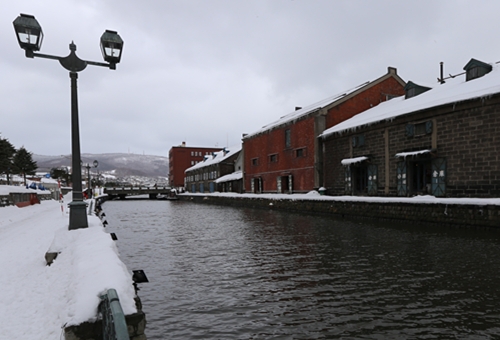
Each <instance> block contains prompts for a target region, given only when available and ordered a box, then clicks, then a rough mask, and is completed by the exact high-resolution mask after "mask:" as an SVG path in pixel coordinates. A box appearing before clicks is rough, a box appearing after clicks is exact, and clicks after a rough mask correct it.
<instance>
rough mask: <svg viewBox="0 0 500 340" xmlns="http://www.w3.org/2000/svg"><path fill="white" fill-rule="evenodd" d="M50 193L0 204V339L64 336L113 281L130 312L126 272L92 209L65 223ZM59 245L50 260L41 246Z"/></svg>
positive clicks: (91, 313)
mask: <svg viewBox="0 0 500 340" xmlns="http://www.w3.org/2000/svg"><path fill="white" fill-rule="evenodd" d="M70 201H71V196H70V195H69V196H66V197H65V202H64V205H63V206H64V211H61V204H60V203H59V202H57V201H54V200H49V201H42V203H41V204H36V205H33V206H28V207H24V208H18V207H4V208H0V270H1V273H2V275H0V304H1V308H0V340H4V339H9V340H12V339H29V340H34V339H43V340H51V339H54V340H59V339H62V338H63V335H62V334H63V330H64V327H66V326H70V325H75V324H80V323H82V322H84V321H88V320H94V319H95V318H96V317H97V306H98V303H99V295H100V294H101V293H103V292H105V291H106V290H107V289H109V288H115V289H116V290H117V292H118V295H119V298H120V302H121V304H122V307H123V310H124V312H125V314H133V313H135V312H136V308H135V302H134V299H133V298H134V295H135V292H134V289H133V285H132V278H131V273H130V272H129V271H128V269H127V268H126V266H125V265H124V264H123V263H122V261H121V260H120V259H119V257H118V251H117V248H116V245H115V244H114V241H112V239H111V237H110V235H109V234H107V233H106V232H105V230H104V228H103V227H102V224H101V221H100V220H99V218H98V217H96V216H88V220H89V228H86V229H78V230H72V231H69V230H68V222H69V214H68V212H67V209H66V207H67V203H68V202H70ZM49 249H50V250H51V251H56V252H60V254H59V255H58V257H57V258H56V260H55V261H54V263H53V264H52V265H51V266H47V265H46V262H45V253H46V252H47V251H48V250H49Z"/></svg>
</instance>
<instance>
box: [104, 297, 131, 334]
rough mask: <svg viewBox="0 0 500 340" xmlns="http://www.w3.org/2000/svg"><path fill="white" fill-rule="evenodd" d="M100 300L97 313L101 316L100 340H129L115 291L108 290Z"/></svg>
mask: <svg viewBox="0 0 500 340" xmlns="http://www.w3.org/2000/svg"><path fill="white" fill-rule="evenodd" d="M100 298H101V303H100V304H99V312H100V313H101V315H102V338H103V339H104V340H129V339H130V338H129V336H128V330H127V322H126V321H125V314H124V313H123V309H122V306H121V304H120V300H119V299H118V293H117V292H116V290H115V289H112V288H111V289H108V292H107V294H104V295H101V296H100Z"/></svg>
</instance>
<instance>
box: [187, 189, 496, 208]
mask: <svg viewBox="0 0 500 340" xmlns="http://www.w3.org/2000/svg"><path fill="white" fill-rule="evenodd" d="M181 195H187V196H220V197H235V198H238V197H241V198H254V199H258V198H265V199H270V200H313V201H336V202H367V203H408V204H461V205H481V206H484V205H500V198H440V197H434V196H415V197H373V196H326V195H320V194H319V193H318V192H317V191H310V192H308V193H307V194H291V195H290V194H237V193H226V192H224V193H223V192H214V193H208V194H207V193H183V194H179V196H181Z"/></svg>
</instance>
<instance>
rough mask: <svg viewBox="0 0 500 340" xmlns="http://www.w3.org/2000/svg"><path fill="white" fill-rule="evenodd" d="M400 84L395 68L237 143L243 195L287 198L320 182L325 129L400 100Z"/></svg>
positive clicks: (401, 85) (402, 90) (305, 108)
mask: <svg viewBox="0 0 500 340" xmlns="http://www.w3.org/2000/svg"><path fill="white" fill-rule="evenodd" d="M405 85H406V84H405V82H404V81H403V80H402V79H401V78H400V77H399V76H398V75H397V70H396V69H395V68H392V67H389V68H388V72H387V73H386V74H385V75H383V76H382V77H380V78H378V79H375V80H374V81H372V82H366V83H364V84H362V85H360V86H357V87H355V88H353V89H350V90H348V91H346V92H343V93H341V94H338V95H334V96H331V97H329V98H327V99H325V100H322V101H320V102H318V103H315V104H312V105H309V106H307V107H304V108H296V110H295V111H294V112H292V113H290V114H288V115H285V116H283V117H282V118H280V119H279V120H277V121H275V122H273V123H271V124H268V125H266V126H264V127H263V128H262V129H260V130H258V131H256V132H253V133H251V134H248V135H246V136H244V137H243V153H244V186H245V191H246V192H254V193H263V192H267V193H292V192H297V193H300V192H308V191H310V190H313V189H317V188H318V187H319V186H321V183H322V182H323V156H322V154H323V152H322V148H323V147H322V140H321V139H320V138H318V136H319V135H320V134H321V133H322V132H323V131H324V130H325V129H327V128H330V127H332V126H334V125H335V124H338V123H340V122H342V121H344V120H346V119H349V118H351V117H353V116H354V115H356V114H358V113H360V112H363V111H365V110H367V109H369V108H371V107H374V106H376V105H378V104H379V103H381V102H384V101H386V100H389V99H391V98H393V97H397V96H401V95H403V94H404V93H405V92H404V86H405Z"/></svg>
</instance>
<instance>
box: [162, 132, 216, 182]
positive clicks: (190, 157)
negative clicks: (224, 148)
mask: <svg viewBox="0 0 500 340" xmlns="http://www.w3.org/2000/svg"><path fill="white" fill-rule="evenodd" d="M219 150H221V148H204V147H187V146H186V143H185V142H182V144H181V145H179V146H173V147H172V148H171V149H170V151H169V152H168V160H169V175H168V178H169V183H170V186H171V187H172V188H181V187H184V171H186V169H187V168H189V167H192V166H193V165H195V164H197V163H199V162H202V161H203V159H204V157H205V156H206V155H210V154H212V152H216V151H219Z"/></svg>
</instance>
